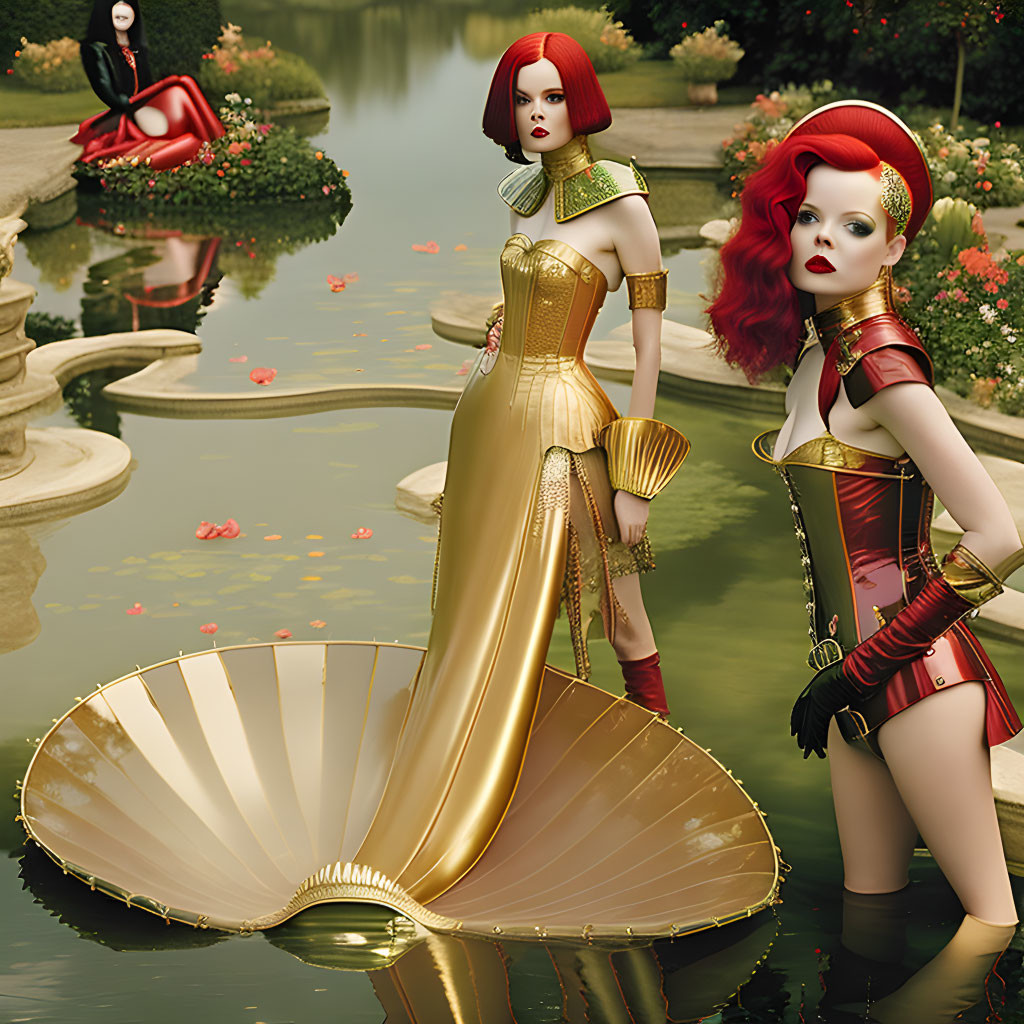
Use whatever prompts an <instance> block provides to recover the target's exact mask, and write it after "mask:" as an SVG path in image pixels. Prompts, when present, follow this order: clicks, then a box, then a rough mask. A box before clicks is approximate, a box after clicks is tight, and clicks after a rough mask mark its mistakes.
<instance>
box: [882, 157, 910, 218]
mask: <svg viewBox="0 0 1024 1024" xmlns="http://www.w3.org/2000/svg"><path fill="white" fill-rule="evenodd" d="M881 201H882V209H883V210H885V212H886V213H887V214H889V216H890V217H892V219H893V220H894V221H895V222H896V234H898V235H902V234H903V232H904V231H906V230H907V224H909V223H910V214H911V211H912V209H913V203H912V202H911V199H910V189H909V188H907V183H906V182H905V181H904V180H903V175H902V174H900V172H899V171H897V170H896V168H895V167H893V166H891V165H890V164H887V163H885V161H883V162H882V195H881Z"/></svg>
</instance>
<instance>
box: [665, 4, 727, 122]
mask: <svg viewBox="0 0 1024 1024" xmlns="http://www.w3.org/2000/svg"><path fill="white" fill-rule="evenodd" d="M720 25H721V22H715V24H714V25H712V26H711V27H710V28H706V29H704V31H703V32H694V33H693V34H692V35H689V36H686V37H685V38H684V39H683V40H682V42H679V43H676V45H675V46H673V47H672V49H671V50H670V51H669V54H670V56H671V57H672V59H673V60H674V61H675V62H676V66H677V67H678V68H679V70H680V71H681V72H682V75H683V77H684V78H685V79H686V81H687V83H688V91H689V95H690V102H691V103H694V104H698V105H704V106H706V105H710V104H712V103H717V102H718V87H717V83H718V82H725V81H727V80H728V79H730V78H732V76H733V75H734V74H736V65H737V64H739V62H740V59H741V58H742V57H743V49H742V48H741V47H740V45H739V44H738V43H735V42H733V40H731V39H730V38H729V37H728V36H727V35H725V34H724V32H721V31H719V26H720Z"/></svg>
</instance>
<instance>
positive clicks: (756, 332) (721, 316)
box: [707, 135, 880, 381]
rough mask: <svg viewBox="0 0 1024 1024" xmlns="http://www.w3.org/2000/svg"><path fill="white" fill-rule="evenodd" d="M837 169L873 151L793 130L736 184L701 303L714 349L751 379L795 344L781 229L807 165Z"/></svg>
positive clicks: (854, 167) (793, 301)
mask: <svg viewBox="0 0 1024 1024" xmlns="http://www.w3.org/2000/svg"><path fill="white" fill-rule="evenodd" d="M819 163H826V164H829V165H830V166H832V167H835V168H836V169H838V170H840V171H871V170H875V169H876V168H878V167H879V165H880V161H879V159H878V154H877V153H875V151H874V150H873V149H872V148H871V147H870V146H869V145H868V144H867V143H865V142H861V141H860V139H855V138H853V137H852V136H850V135H800V136H796V137H793V138H789V139H786V140H784V141H783V142H782V143H781V144H780V145H778V146H776V147H775V149H774V150H772V152H771V153H769V154H768V156H767V157H766V159H765V162H764V166H763V167H761V168H760V169H759V170H757V171H756V172H755V173H754V174H752V175H751V176H750V179H749V180H748V181H747V184H746V187H745V188H744V189H743V198H742V207H743V209H742V218H741V220H740V226H739V229H738V230H737V232H736V233H735V234H734V235H733V236H732V238H730V239H729V241H728V242H726V243H725V245H723V246H722V252H721V261H722V263H721V275H720V279H719V286H718V289H717V294H716V297H715V300H714V302H713V303H712V304H711V305H710V306H709V307H708V309H707V313H708V314H709V316H710V318H711V325H712V329H713V331H714V335H715V340H716V343H717V345H718V350H719V352H720V353H721V354H722V355H723V356H724V357H725V359H726V360H727V361H728V362H729V363H732V364H733V365H735V366H739V367H740V368H741V369H742V370H743V371H744V372H745V373H746V375H747V377H748V378H749V379H750V380H752V381H753V380H757V378H759V377H761V376H763V375H764V374H765V373H766V372H767V371H768V370H770V369H772V368H773V367H775V366H778V365H779V364H780V363H790V362H792V361H793V359H794V358H795V357H796V354H797V347H798V346H799V344H800V325H801V320H800V299H799V296H800V293H799V292H798V291H797V290H796V288H794V287H793V285H792V284H790V281H789V278H788V277H787V276H786V269H787V267H788V266H789V260H790V257H791V256H792V252H793V250H792V246H791V244H790V240H789V233H790V231H791V230H792V228H793V223H794V221H795V220H796V215H797V211H798V210H799V209H800V203H801V202H803V198H804V195H805V194H806V192H807V175H808V173H809V172H810V170H811V168H812V167H814V166H815V164H819Z"/></svg>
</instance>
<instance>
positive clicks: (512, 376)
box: [355, 234, 650, 903]
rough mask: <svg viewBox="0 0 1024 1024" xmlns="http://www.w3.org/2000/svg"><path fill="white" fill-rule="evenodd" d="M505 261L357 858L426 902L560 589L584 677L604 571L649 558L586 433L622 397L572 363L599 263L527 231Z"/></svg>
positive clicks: (459, 864) (486, 811)
mask: <svg viewBox="0 0 1024 1024" xmlns="http://www.w3.org/2000/svg"><path fill="white" fill-rule="evenodd" d="M501 274H502V287H503V291H504V300H505V310H504V324H503V328H502V336H501V347H500V349H499V352H498V354H497V358H496V361H495V362H494V365H493V367H492V368H491V369H490V371H489V372H486V373H485V372H483V371H482V370H481V369H480V368H479V367H478V369H477V371H476V372H475V373H474V374H473V376H472V377H471V379H470V381H469V383H468V385H467V387H466V390H465V392H464V394H463V396H462V398H461V400H460V402H459V405H458V408H457V409H456V412H455V417H454V420H453V422H452V432H451V442H450V448H449V454H448V475H447V479H446V482H445V497H444V504H443V513H442V525H441V535H440V541H439V547H438V559H437V577H436V585H435V586H436V589H435V602H434V607H435V611H434V623H433V628H432V630H431V633H430V640H429V642H428V645H427V656H426V659H425V661H424V665H423V669H422V671H421V673H420V677H419V680H418V682H417V684H416V692H415V696H414V699H413V703H412V706H411V707H410V710H409V716H408V719H407V721H406V724H405V728H404V730H403V737H402V740H401V742H400V746H399V749H398V753H397V756H396V760H395V764H394V766H393V767H392V771H391V778H392V779H394V780H395V783H394V785H390V784H389V785H388V787H387V788H386V790H385V792H384V797H383V799H382V801H381V805H380V809H379V810H378V812H377V816H376V820H375V822H374V825H375V827H374V829H373V830H372V832H371V834H370V836H368V838H367V842H366V843H365V844H364V846H363V848H362V849H360V851H359V853H358V854H357V856H356V858H355V860H356V861H357V862H358V863H361V864H368V865H373V866H374V867H380V868H381V869H382V870H383V871H384V872H385V873H386V874H387V875H388V877H390V878H393V879H396V880H398V881H399V882H400V884H401V885H402V886H403V888H405V889H406V891H408V892H409V893H410V895H412V896H413V897H414V898H415V899H417V900H419V901H420V902H423V903H425V902H428V901H429V900H431V899H433V898H434V897H436V896H438V895H440V893H442V892H444V891H445V890H446V889H447V888H448V887H449V886H450V885H451V884H452V883H453V882H455V881H456V880H457V879H458V878H459V877H460V876H461V875H462V874H463V873H464V872H465V871H466V870H468V869H469V868H470V867H471V866H472V864H473V862H474V861H475V860H476V859H477V857H479V855H480V854H481V853H482V852H483V850H484V848H485V847H486V845H487V843H488V842H489V840H490V838H491V836H492V835H493V834H494V832H495V830H496V829H497V826H498V824H499V822H500V821H501V818H502V815H503V814H504V812H505V809H506V807H507V806H508V802H509V800H510V799H511V796H512V792H513V790H514V788H515V784H516V779H517V778H518V776H519V771H520V768H521V766H522V761H523V755H524V751H525V749H526V742H527V737H528V735H529V732H530V725H531V722H532V721H533V717H534V711H535V709H536V704H537V695H538V692H539V687H540V681H541V677H542V675H543V672H544V659H545V656H546V653H547V648H548V643H549V641H550V639H551V632H552V628H553V625H554V620H555V617H556V615H557V613H558V605H559V597H560V595H563V596H564V598H565V603H566V608H567V612H568V615H569V622H570V629H571V632H572V635H573V644H574V648H575V651H576V661H577V672H578V674H579V675H581V676H582V677H584V678H586V676H587V675H588V674H589V662H588V659H587V655H586V639H585V634H586V629H587V626H588V625H589V620H590V616H591V615H592V614H593V613H594V612H595V611H596V610H598V609H599V610H600V612H601V614H602V618H603V619H604V622H605V625H606V628H607V629H608V631H609V633H611V632H612V631H613V630H614V624H615V618H616V615H617V614H618V613H619V612H620V609H619V608H618V606H617V604H616V601H615V596H614V592H613V590H612V585H611V581H612V578H613V577H615V576H621V575H625V574H628V573H632V572H636V571H638V570H643V569H646V568H649V567H650V553H649V547H648V544H647V541H646V538H645V539H644V541H643V542H642V543H641V544H639V545H636V547H635V548H632V549H631V548H628V547H627V546H626V545H624V544H623V543H621V542H620V541H619V540H618V528H617V525H616V521H615V517H614V513H613V509H612V490H611V485H610V484H609V482H608V472H607V468H606V465H605V457H604V453H603V452H602V451H601V450H600V449H598V448H596V447H595V438H596V436H597V434H598V432H599V431H600V429H601V428H602V427H603V426H605V425H606V424H607V423H610V422H611V421H612V420H614V419H615V418H616V417H617V415H618V414H617V413H616V411H615V408H614V406H613V405H612V404H611V401H610V400H609V398H608V396H607V395H606V394H605V393H604V391H602V390H601V387H600V386H599V385H598V383H597V381H596V380H595V379H594V377H593V375H592V374H591V373H590V371H589V370H588V369H587V368H586V366H585V365H584V363H583V350H584V347H585V345H586V342H587V338H588V336H589V334H590V330H591V328H592V327H593V324H594V320H595V318H596V317H597V314H598V311H599V310H600V308H601V304H602V302H603V301H604V298H605V295H606V293H607V290H608V286H607V282H606V281H605V278H604V275H603V274H602V273H601V271H600V270H598V269H597V267H595V266H594V265H593V264H592V263H591V262H590V261H589V260H587V259H586V258H585V257H583V256H582V255H580V253H578V252H577V251H576V250H575V249H573V248H572V246H570V245H567V244H566V243H565V242H560V241H556V240H554V239H545V240H542V241H539V242H531V241H530V239H529V238H527V237H526V235H522V234H518V235H513V236H512V237H511V238H510V239H509V240H508V241H507V242H506V243H505V248H504V251H503V252H502V254H501ZM442 687H443V689H444V699H443V700H438V699H436V697H437V694H438V692H440V689H441V688H442ZM428 764H429V765H431V766H432V769H431V771H430V772H429V773H428V774H425V773H424V772H423V771H422V770H421V769H422V766H424V765H428ZM411 836H415V837H417V839H416V841H415V842H412V843H410V837H411ZM397 850H403V851H406V852H405V853H403V854H402V855H401V856H396V855H395V851H397Z"/></svg>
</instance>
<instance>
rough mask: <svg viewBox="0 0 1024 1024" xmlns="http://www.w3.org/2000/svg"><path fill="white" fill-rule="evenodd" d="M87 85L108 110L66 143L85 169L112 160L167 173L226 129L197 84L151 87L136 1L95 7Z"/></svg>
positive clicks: (170, 82) (99, 2) (165, 82)
mask: <svg viewBox="0 0 1024 1024" xmlns="http://www.w3.org/2000/svg"><path fill="white" fill-rule="evenodd" d="M82 64H83V66H84V67H85V73H86V75H87V76H88V79H89V84H90V85H91V86H92V88H93V92H95V93H96V95H97V96H99V98H100V99H101V100H102V101H103V102H104V103H106V104H107V106H108V107H109V108H110V109H109V110H106V111H104V112H103V113H101V114H96V115H94V116H93V117H90V118H88V119H87V120H85V121H83V122H82V123H81V125H80V126H79V128H78V133H77V134H76V135H75V137H74V138H73V139H72V140H71V141H72V142H77V143H78V144H79V145H81V146H83V147H84V151H83V153H82V157H81V159H82V160H83V161H84V162H85V163H91V162H92V161H94V160H109V159H110V158H112V157H116V156H126V157H133V156H137V157H138V158H139V159H140V160H146V159H148V160H149V164H150V166H151V167H153V168H154V169H155V170H158V171H162V170H167V169H168V168H170V167H177V166H179V165H180V164H183V163H185V162H186V161H188V160H191V159H192V158H193V157H194V156H195V155H196V153H197V152H198V151H199V148H200V146H201V145H202V144H203V142H206V141H210V140H212V139H216V138H219V137H220V136H221V135H223V134H224V126H223V125H222V124H221V123H220V120H219V119H218V117H217V115H216V114H215V113H214V112H213V110H212V109H211V107H210V104H209V103H207V102H206V98H205V97H204V96H203V94H202V92H201V91H200V89H199V86H198V85H196V83H195V81H194V80H193V79H191V78H189V77H188V76H187V75H171V76H170V77H169V78H164V79H162V80H161V81H159V82H154V81H153V76H152V74H151V73H150V70H149V59H148V48H147V46H146V33H145V30H144V28H143V25H142V12H141V11H140V10H139V3H138V0H120V2H118V3H111V2H110V0H96V2H95V3H94V5H93V9H92V16H91V17H90V19H89V28H88V30H87V33H86V37H85V39H84V40H82Z"/></svg>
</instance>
